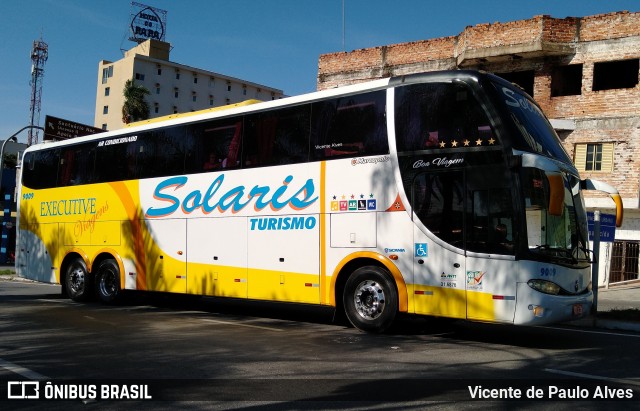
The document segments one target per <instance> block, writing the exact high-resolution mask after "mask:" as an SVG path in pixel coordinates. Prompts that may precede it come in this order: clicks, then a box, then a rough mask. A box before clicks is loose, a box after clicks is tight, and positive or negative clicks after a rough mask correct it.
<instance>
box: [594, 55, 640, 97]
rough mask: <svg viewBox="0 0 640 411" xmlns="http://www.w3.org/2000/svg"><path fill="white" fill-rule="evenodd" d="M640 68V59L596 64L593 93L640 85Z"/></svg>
mask: <svg viewBox="0 0 640 411" xmlns="http://www.w3.org/2000/svg"><path fill="white" fill-rule="evenodd" d="M639 68H640V60H639V59H631V60H619V61H606V62H601V63H595V64H594V65H593V91H599V90H612V89H619V88H633V87H635V86H636V85H637V84H638V69H639Z"/></svg>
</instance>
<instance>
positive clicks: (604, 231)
mask: <svg viewBox="0 0 640 411" xmlns="http://www.w3.org/2000/svg"><path fill="white" fill-rule="evenodd" d="M587 224H588V226H589V240H590V241H593V212H592V211H587ZM615 239H616V216H615V215H612V214H602V213H601V214H600V241H603V242H605V243H612V242H614V241H615Z"/></svg>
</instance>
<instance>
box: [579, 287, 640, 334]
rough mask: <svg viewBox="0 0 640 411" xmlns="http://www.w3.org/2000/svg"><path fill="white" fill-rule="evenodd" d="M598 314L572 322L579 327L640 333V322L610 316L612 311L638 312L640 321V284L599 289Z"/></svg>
mask: <svg viewBox="0 0 640 411" xmlns="http://www.w3.org/2000/svg"><path fill="white" fill-rule="evenodd" d="M597 310H598V314H597V315H596V316H591V317H589V318H585V319H582V320H577V321H571V322H569V324H574V325H576V326H579V327H597V328H606V329H610V330H626V331H635V332H640V321H630V320H625V319H622V318H616V317H617V316H616V315H609V314H608V313H610V312H611V311H612V310H637V311H638V316H636V317H635V318H638V319H640V283H635V284H629V285H621V286H614V287H609V288H608V289H605V288H599V289H598V301H597Z"/></svg>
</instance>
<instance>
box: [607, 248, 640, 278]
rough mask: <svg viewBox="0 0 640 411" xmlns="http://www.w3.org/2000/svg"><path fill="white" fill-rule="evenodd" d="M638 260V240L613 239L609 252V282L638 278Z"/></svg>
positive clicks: (639, 252) (639, 251)
mask: <svg viewBox="0 0 640 411" xmlns="http://www.w3.org/2000/svg"><path fill="white" fill-rule="evenodd" d="M639 261H640V242H638V241H628V240H624V241H614V243H613V252H612V254H611V270H610V273H611V274H610V276H609V282H610V283H618V282H622V281H632V280H637V279H638V278H640V272H639V270H638V262H639Z"/></svg>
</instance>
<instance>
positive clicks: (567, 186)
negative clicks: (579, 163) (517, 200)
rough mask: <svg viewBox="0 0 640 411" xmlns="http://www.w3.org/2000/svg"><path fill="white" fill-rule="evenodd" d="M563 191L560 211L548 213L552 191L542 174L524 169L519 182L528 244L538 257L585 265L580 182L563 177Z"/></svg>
mask: <svg viewBox="0 0 640 411" xmlns="http://www.w3.org/2000/svg"><path fill="white" fill-rule="evenodd" d="M561 181H562V184H563V187H561V188H560V189H563V190H564V196H562V197H563V199H564V201H563V203H562V204H561V205H560V207H559V209H560V212H553V211H551V210H550V208H551V207H550V206H549V205H550V204H551V203H552V201H551V200H550V197H551V196H552V194H551V189H550V183H549V178H548V177H547V176H546V175H545V171H544V170H541V169H538V168H533V167H523V168H522V171H521V182H522V188H523V194H524V202H525V211H526V225H527V245H528V248H529V251H530V252H532V253H534V254H535V255H536V256H537V258H542V259H545V260H547V259H551V260H553V261H554V262H558V263H561V264H562V263H564V264H578V263H585V262H588V254H587V246H588V242H587V239H588V237H587V222H586V219H585V218H582V217H580V216H584V215H585V214H586V213H585V210H584V202H583V198H582V194H581V192H580V190H579V189H578V187H579V179H578V178H577V177H575V176H572V175H568V174H565V175H563V176H562V180H561Z"/></svg>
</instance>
